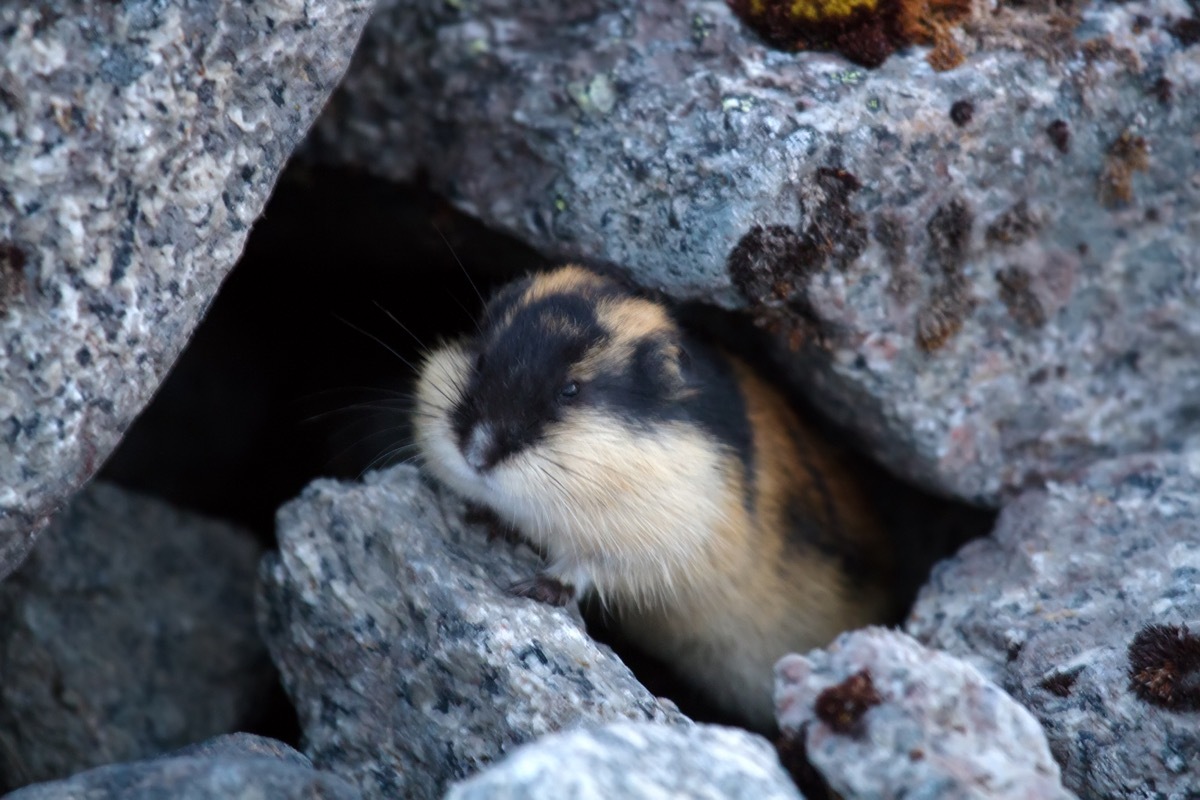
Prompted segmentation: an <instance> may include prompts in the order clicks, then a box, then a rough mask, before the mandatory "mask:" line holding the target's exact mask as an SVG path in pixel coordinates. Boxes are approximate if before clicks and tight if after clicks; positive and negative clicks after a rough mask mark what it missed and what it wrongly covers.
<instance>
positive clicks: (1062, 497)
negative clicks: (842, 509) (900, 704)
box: [907, 453, 1200, 798]
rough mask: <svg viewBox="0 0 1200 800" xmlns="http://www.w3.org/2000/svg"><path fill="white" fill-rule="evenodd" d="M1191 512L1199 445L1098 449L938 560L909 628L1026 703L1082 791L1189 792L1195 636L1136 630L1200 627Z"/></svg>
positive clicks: (1194, 740)
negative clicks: (1066, 480) (1125, 451)
mask: <svg viewBox="0 0 1200 800" xmlns="http://www.w3.org/2000/svg"><path fill="white" fill-rule="evenodd" d="M1197 519H1200V454H1197V453H1191V454H1189V455H1185V456H1178V457H1172V456H1155V457H1128V458H1124V459H1118V460H1114V461H1112V462H1107V463H1104V464H1101V465H1098V466H1096V467H1094V468H1092V469H1090V470H1088V471H1087V473H1086V474H1085V475H1083V476H1082V478H1081V479H1080V480H1079V481H1078V482H1077V483H1073V484H1072V485H1051V486H1050V487H1049V488H1048V489H1046V490H1044V491H1042V490H1038V491H1031V492H1028V493H1026V494H1024V495H1022V496H1021V497H1019V498H1018V499H1016V500H1014V501H1013V502H1012V503H1011V504H1009V505H1008V506H1007V507H1006V508H1005V509H1004V511H1003V512H1002V513H1001V515H1000V520H999V523H998V525H997V528H996V531H995V533H994V534H993V535H992V536H990V537H988V538H986V539H981V540H979V541H976V542H973V543H971V544H969V545H967V546H966V547H965V548H963V550H962V551H961V553H960V554H959V555H958V556H957V557H956V558H954V559H952V560H950V561H947V562H944V563H943V564H941V565H940V566H939V567H938V568H937V569H936V570H935V571H934V574H933V577H932V579H931V581H930V583H929V585H928V586H927V587H926V588H925V590H924V591H923V592H922V594H921V597H920V598H919V599H918V601H917V604H916V606H915V608H914V609H913V611H912V614H911V615H910V618H909V620H908V622H907V628H908V630H909V631H910V632H911V633H912V634H913V635H915V636H917V637H918V638H919V639H921V640H922V641H924V642H925V643H927V644H929V645H930V646H932V647H938V648H941V649H944V650H948V651H949V652H951V653H955V654H957V655H960V656H961V657H963V658H965V659H968V660H970V661H972V662H974V663H975V664H977V665H978V666H979V667H980V668H981V669H983V670H984V671H985V672H986V673H987V674H988V675H989V676H990V677H992V678H993V679H994V680H995V681H997V682H998V683H999V684H1001V685H1002V686H1004V687H1005V688H1006V689H1007V690H1008V691H1009V692H1010V693H1011V694H1012V695H1013V696H1014V697H1016V698H1017V700H1019V701H1020V702H1021V703H1022V704H1023V705H1025V706H1026V707H1027V708H1029V709H1031V710H1032V711H1033V713H1034V714H1035V715H1036V716H1037V717H1038V719H1039V720H1040V721H1041V723H1042V726H1043V727H1044V728H1045V730H1046V736H1047V738H1048V739H1049V741H1050V747H1051V750H1052V751H1053V752H1054V754H1055V757H1056V758H1057V760H1058V762H1059V764H1061V765H1062V768H1063V779H1064V782H1065V783H1066V784H1067V786H1069V787H1071V788H1072V789H1074V790H1075V791H1077V792H1079V794H1080V795H1081V796H1084V797H1095V798H1145V797H1183V796H1190V794H1188V793H1189V792H1195V790H1196V788H1197V786H1200V783H1198V778H1197V775H1198V774H1200V713H1197V709H1200V697H1198V695H1197V692H1196V690H1195V688H1194V687H1195V685H1196V671H1197V670H1200V639H1198V638H1197V637H1196V636H1195V635H1194V634H1192V635H1187V636H1182V637H1177V636H1173V635H1165V636H1160V637H1158V638H1159V642H1158V644H1157V645H1156V644H1154V642H1153V640H1152V641H1151V646H1150V647H1143V648H1141V650H1142V652H1141V653H1140V654H1139V653H1138V648H1136V647H1133V646H1132V645H1134V642H1135V640H1136V639H1137V638H1138V635H1139V633H1141V632H1142V631H1146V630H1147V627H1148V626H1158V625H1161V626H1181V627H1182V626H1185V625H1191V626H1192V627H1193V628H1200V625H1198V624H1197V623H1200V583H1198V582H1197V576H1198V575H1200V536H1198V535H1197V525H1198V523H1197ZM1150 630H1151V632H1152V631H1154V630H1155V629H1153V628H1151V629H1150ZM1158 630H1161V629H1158ZM1175 639H1178V641H1173V640H1175ZM1168 662H1175V667H1174V668H1170V667H1169V666H1168ZM1134 664H1137V668H1136V670H1135V669H1133V666H1134ZM1143 670H1146V671H1145V672H1142V671H1143ZM1172 670H1174V672H1173V671H1172ZM1135 672H1136V673H1141V677H1140V680H1136V681H1135V680H1133V678H1134V674H1133V673H1135ZM1189 686H1190V687H1192V688H1191V689H1190V690H1189V689H1188V688H1187V687H1189ZM1172 689H1174V691H1173V692H1172V691H1171V690H1172ZM1156 692H1157V694H1156ZM1143 696H1145V697H1147V699H1142V698H1143ZM1172 698H1173V702H1172V701H1171V699H1172ZM1156 699H1157V700H1158V702H1155V700H1156Z"/></svg>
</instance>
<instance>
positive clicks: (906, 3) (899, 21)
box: [727, 0, 971, 70]
mask: <svg viewBox="0 0 1200 800" xmlns="http://www.w3.org/2000/svg"><path fill="white" fill-rule="evenodd" d="M727 2H728V3H729V6H730V8H732V9H733V11H734V13H735V14H737V15H738V16H739V17H741V19H742V20H743V21H744V22H745V23H746V24H747V25H749V26H750V27H751V28H753V29H754V30H755V31H756V32H757V33H758V34H759V35H760V36H762V37H763V39H765V40H766V41H767V42H769V43H770V44H771V45H773V46H775V47H780V48H783V49H789V50H808V49H832V50H836V51H838V52H839V53H841V54H842V55H844V56H845V57H846V58H848V59H850V60H851V61H854V62H855V63H858V64H861V65H863V66H864V67H877V66H879V65H880V64H882V63H883V62H884V61H885V60H886V59H887V57H888V56H889V55H891V54H892V53H894V52H895V51H896V50H897V49H899V48H901V47H904V46H906V45H909V44H926V45H932V46H933V51H932V52H931V53H930V54H929V63H930V64H931V65H932V66H933V67H934V69H938V70H946V69H951V68H953V67H956V66H958V65H959V64H961V63H962V61H963V54H962V52H961V50H960V49H959V48H958V46H957V45H956V44H955V42H954V39H953V37H952V35H951V33H950V31H951V28H952V27H953V26H954V25H956V24H957V23H959V22H962V21H963V20H965V19H966V18H967V17H968V16H969V15H970V11H971V3H970V0H727Z"/></svg>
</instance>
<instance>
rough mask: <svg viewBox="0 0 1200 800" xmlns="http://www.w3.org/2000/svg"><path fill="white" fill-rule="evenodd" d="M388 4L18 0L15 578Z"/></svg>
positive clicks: (10, 527) (12, 18)
mask: <svg viewBox="0 0 1200 800" xmlns="http://www.w3.org/2000/svg"><path fill="white" fill-rule="evenodd" d="M370 7H371V3H370V2H368V0H278V1H277V2H271V3H250V4H247V3H240V2H230V0H222V1H220V2H214V3H184V2H181V1H180V0H162V1H161V2H159V1H158V0H129V2H123V3H89V2H84V0H50V1H49V2H39V3H4V4H0V42H2V44H0V52H2V53H3V56H2V57H0V174H2V175H3V176H4V178H3V184H2V185H0V375H2V376H4V377H3V380H0V577H3V576H4V575H6V574H7V573H9V572H10V571H11V570H12V569H13V568H14V567H15V566H16V564H17V563H19V562H20V560H21V559H22V557H23V556H24V554H25V552H26V551H27V550H28V549H29V547H30V546H31V544H32V542H33V539H34V537H35V535H36V533H37V531H38V530H39V529H40V528H41V527H42V526H44V525H45V524H46V522H47V521H48V520H49V519H50V517H51V516H52V515H53V513H54V512H55V510H56V509H57V508H58V507H60V506H61V505H62V504H63V503H64V501H65V500H66V498H67V497H69V495H70V494H71V493H72V492H73V491H75V490H76V489H78V488H79V487H80V486H81V485H82V484H83V483H84V482H85V481H86V480H87V479H88V478H89V477H90V476H91V475H93V474H94V473H95V471H96V469H97V468H98V467H99V466H100V464H101V463H102V462H103V461H104V459H105V458H106V457H107V456H108V454H109V453H110V451H111V450H112V449H113V447H114V446H115V445H116V443H117V441H118V440H119V439H120V437H121V434H122V432H123V431H124V430H125V429H126V428H127V427H128V426H129V424H130V422H131V421H132V419H133V418H134V416H135V415H136V414H137V413H138V411H139V410H140V409H141V408H142V406H143V405H144V404H145V403H146V402H147V401H148V400H149V398H150V396H151V394H152V393H153V392H154V390H155V387H156V386H157V385H158V382H159V380H160V379H161V378H162V377H163V375H164V374H165V373H166V371H167V369H168V368H169V367H170V366H171V364H172V362H173V361H174V360H175V357H176V356H177V355H178V353H179V351H180V349H181V348H182V347H183V345H184V343H185V342H186V340H187V338H188V336H189V335H190V333H191V331H192V329H193V328H194V327H195V325H196V323H197V322H198V320H199V318H200V316H201V315H202V314H203V313H204V311H205V309H206V308H207V306H208V303H209V302H210V301H211V300H212V297H213V295H214V293H215V292H216V290H217V287H218V286H219V284H220V283H221V280H222V278H223V277H224V275H225V273H226V271H227V270H228V269H229V268H230V267H231V266H232V265H233V263H234V261H235V259H236V258H237V256H238V254H239V253H240V252H241V249H242V246H243V244H244V242H245V238H246V234H247V232H248V230H249V227H250V225H251V224H252V223H253V222H254V219H255V217H256V216H258V213H259V211H260V209H261V208H262V205H263V203H264V202H265V200H266V197H267V194H268V193H269V192H270V190H271V187H272V185H273V184H274V181H275V178H276V175H277V174H278V172H279V170H280V169H281V168H282V166H283V163H284V161H285V160H286V159H287V158H288V157H289V156H290V155H291V153H292V150H293V149H294V147H295V145H296V143H297V142H298V141H299V140H300V138H301V137H302V136H303V135H304V133H305V131H306V129H307V128H308V126H309V125H310V124H311V121H312V119H313V118H314V117H315V115H316V112H317V110H318V109H319V108H320V107H321V105H322V104H323V103H324V101H325V99H326V97H327V96H328V94H329V93H330V91H331V90H332V89H333V86H334V84H335V83H336V82H337V80H338V79H339V78H340V76H341V74H342V72H343V70H344V69H345V66H346V65H347V64H348V63H349V57H350V53H351V51H352V49H353V47H354V44H355V42H356V41H357V39H358V35H359V33H360V31H361V27H362V25H363V24H365V22H366V17H367V12H368V10H369V9H370Z"/></svg>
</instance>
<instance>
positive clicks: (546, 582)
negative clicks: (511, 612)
mask: <svg viewBox="0 0 1200 800" xmlns="http://www.w3.org/2000/svg"><path fill="white" fill-rule="evenodd" d="M508 593H509V594H511V595H514V596H516V597H528V598H529V599H530V600H536V601H538V602H539V603H545V604H547V605H551V606H565V605H566V604H567V603H569V602H571V601H572V600H573V599H575V587H574V586H571V585H570V584H568V583H563V582H562V581H560V580H557V579H555V578H551V577H550V576H549V575H534V576H533V577H532V578H526V579H525V580H523V581H517V582H516V583H514V584H513V585H512V586H509V587H508Z"/></svg>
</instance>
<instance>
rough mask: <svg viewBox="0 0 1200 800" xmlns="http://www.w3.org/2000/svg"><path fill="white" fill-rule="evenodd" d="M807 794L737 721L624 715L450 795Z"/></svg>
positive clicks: (537, 798)
mask: <svg viewBox="0 0 1200 800" xmlns="http://www.w3.org/2000/svg"><path fill="white" fill-rule="evenodd" d="M564 797H596V798H601V797H605V798H607V797H611V798H621V800H626V799H627V800H660V798H667V797H681V798H682V797H686V798H695V800H802V798H801V796H800V793H799V792H798V791H797V790H796V787H795V786H794V785H793V784H792V782H791V779H790V778H788V775H787V773H786V772H784V771H783V769H782V768H781V767H780V765H779V760H778V759H777V758H776V756H775V751H774V750H773V749H772V747H771V745H770V743H769V742H767V740H765V739H763V738H762V737H760V736H756V735H754V734H750V733H747V732H745V731H742V730H738V729H736V728H723V727H719V726H716V725H695V726H686V727H677V726H668V725H658V724H652V723H637V722H616V723H612V724H610V725H605V726H603V727H598V728H587V729H583V730H576V731H570V732H567V733H558V734H552V735H550V736H546V737H544V738H542V739H539V740H538V741H536V742H534V743H532V744H527V745H525V746H523V747H520V748H518V749H517V750H515V751H514V752H513V753H512V754H511V755H509V756H507V757H506V758H505V759H504V760H503V761H501V762H500V763H499V764H497V765H495V766H494V767H492V768H490V769H488V770H487V771H485V772H483V773H482V774H481V775H478V776H476V777H475V778H472V779H470V780H468V781H464V782H462V783H459V784H456V785H454V786H452V787H451V788H450V791H449V793H448V794H447V795H446V800H525V799H526V798H528V800H561V798H564Z"/></svg>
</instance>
